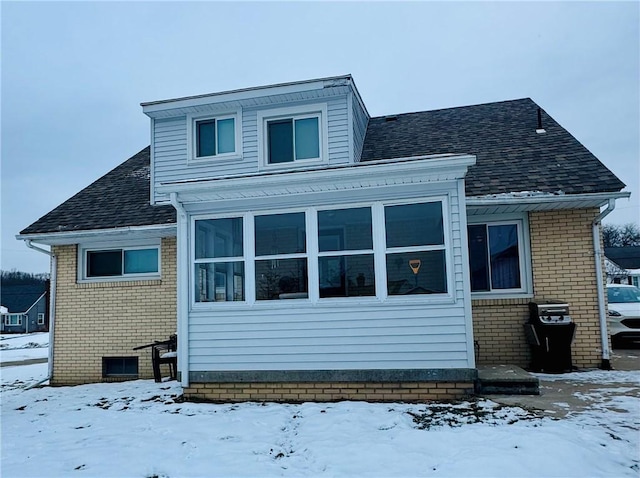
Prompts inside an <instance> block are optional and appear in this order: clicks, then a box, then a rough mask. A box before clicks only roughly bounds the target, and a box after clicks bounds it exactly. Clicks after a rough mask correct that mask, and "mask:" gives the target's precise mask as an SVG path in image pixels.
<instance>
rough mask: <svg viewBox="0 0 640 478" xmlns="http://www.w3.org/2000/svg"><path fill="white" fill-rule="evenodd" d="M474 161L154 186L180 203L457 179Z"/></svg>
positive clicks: (431, 160) (423, 159)
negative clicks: (175, 197)
mask: <svg viewBox="0 0 640 478" xmlns="http://www.w3.org/2000/svg"><path fill="white" fill-rule="evenodd" d="M475 162H476V158H475V156H471V155H453V154H449V155H435V156H418V157H413V158H402V159H392V160H380V161H371V162H365V163H355V164H349V165H344V166H336V167H333V168H326V167H325V168H314V169H307V170H304V171H295V172H280V173H271V174H262V175H260V174H256V175H245V176H238V177H228V178H220V179H201V180H187V181H175V182H169V183H162V184H161V185H160V186H158V187H157V190H158V192H159V193H161V194H171V193H177V194H178V195H179V196H180V198H179V200H180V202H183V203H192V202H202V201H215V200H220V199H241V198H260V197H273V196H284V195H295V194H305V193H315V192H321V191H340V190H348V189H363V188H371V187H385V186H390V185H398V184H416V183H429V182H441V181H451V180H457V179H461V178H463V177H464V176H465V174H466V172H467V169H468V168H469V166H472V165H474V164H475Z"/></svg>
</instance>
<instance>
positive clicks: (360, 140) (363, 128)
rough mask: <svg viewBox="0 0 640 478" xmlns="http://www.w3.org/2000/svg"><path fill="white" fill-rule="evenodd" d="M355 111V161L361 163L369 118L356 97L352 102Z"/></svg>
mask: <svg viewBox="0 0 640 478" xmlns="http://www.w3.org/2000/svg"><path fill="white" fill-rule="evenodd" d="M352 109H353V161H354V162H356V163H357V162H359V161H360V158H361V157H362V147H363V145H364V137H365V134H366V132H367V125H368V124H369V117H368V116H367V113H366V112H365V110H364V109H363V108H362V105H360V103H359V102H358V100H357V99H356V98H355V97H354V98H353V101H352Z"/></svg>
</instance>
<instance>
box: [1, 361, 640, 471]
mask: <svg viewBox="0 0 640 478" xmlns="http://www.w3.org/2000/svg"><path fill="white" fill-rule="evenodd" d="M3 353H4V352H3ZM0 371H1V378H0V385H1V392H0V393H1V399H2V469H1V472H2V473H1V474H2V477H3V478H8V477H27V476H34V477H69V476H78V477H141V478H150V477H157V478H161V477H162V478H176V477H216V476H224V477H232V476H245V477H247V476H250V477H278V476H285V477H286V476H292V477H302V476H320V475H321V476H331V477H333V476H338V477H342V476H344V477H356V476H357V477H360V476H366V477H378V476H379V477H387V476H388V477H393V476H399V477H412V476H434V477H437V476H443V477H444V476H448V477H555V476H557V477H573V476H575V477H585V476H589V477H596V476H606V477H638V476H639V475H640V456H639V454H640V451H639V450H640V431H639V430H640V408H639V406H640V405H639V401H638V398H637V397H638V395H639V391H640V372H600V371H594V372H583V373H574V374H565V375H564V376H563V375H560V376H559V375H553V376H550V378H549V380H568V381H572V380H579V381H582V382H585V383H592V384H593V391H592V392H581V393H583V395H582V396H581V397H577V398H578V399H580V400H585V401H586V402H589V403H592V404H593V406H592V407H589V408H588V409H587V410H586V411H582V412H576V413H569V414H568V415H567V416H566V417H565V418H563V419H556V418H553V417H550V416H547V415H545V414H544V413H541V412H538V411H531V410H526V409H523V408H520V407H515V406H503V405H499V404H497V403H495V402H493V401H491V400H486V399H478V400H472V401H467V402H462V403H456V404H449V403H429V404H412V405H410V404H400V403H390V404H370V403H363V402H339V403H303V404H289V405H279V404H272V403H267V404H261V403H244V404H226V405H213V404H197V403H182V402H181V401H180V398H179V396H180V387H179V386H178V384H177V383H176V382H164V383H161V384H157V383H155V382H153V381H150V380H137V381H132V382H124V383H111V384H106V383H105V384H93V385H83V386H76V387H55V388H53V387H42V388H33V389H28V390H27V389H26V387H27V386H28V385H29V384H31V383H36V382H37V381H39V380H41V379H43V378H45V377H46V373H47V364H46V363H42V364H35V365H24V366H15V367H3V368H1V369H0ZM611 374H614V375H611ZM541 379H542V380H545V379H546V376H542V375H541ZM612 382H614V383H615V384H617V385H616V386H614V387H611V384H612ZM600 384H602V385H603V387H600ZM604 384H607V385H609V386H608V387H604ZM588 389H589V390H590V388H588ZM611 390H613V392H610V391H611Z"/></svg>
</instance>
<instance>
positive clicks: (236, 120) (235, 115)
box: [187, 110, 242, 164]
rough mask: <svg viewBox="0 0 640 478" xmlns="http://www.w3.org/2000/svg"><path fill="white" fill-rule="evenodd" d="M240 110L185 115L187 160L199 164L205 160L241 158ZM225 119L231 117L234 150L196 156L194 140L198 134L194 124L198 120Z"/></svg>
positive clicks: (196, 146)
mask: <svg viewBox="0 0 640 478" xmlns="http://www.w3.org/2000/svg"><path fill="white" fill-rule="evenodd" d="M241 118H242V111H241V110H237V111H230V112H226V113H220V114H218V113H190V114H188V115H187V162H188V163H190V164H200V163H203V162H206V161H220V160H224V159H240V158H242V153H241V149H240V148H241V144H242V141H241V140H242V131H241V129H242V124H241V123H242V121H241ZM225 119H233V128H234V133H235V137H234V141H235V143H234V144H235V151H233V152H232V153H222V154H214V155H210V156H198V155H197V153H198V145H197V144H196V141H197V139H198V135H197V133H196V125H197V123H198V122H200V121H210V120H215V121H216V122H217V121H221V120H225ZM216 132H217V130H216ZM217 149H218V137H217V135H216V150H217Z"/></svg>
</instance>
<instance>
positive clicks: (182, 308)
mask: <svg viewBox="0 0 640 478" xmlns="http://www.w3.org/2000/svg"><path fill="white" fill-rule="evenodd" d="M169 197H170V201H171V205H172V206H173V207H174V208H175V210H176V214H177V218H176V219H177V222H178V231H177V234H176V249H177V256H178V257H177V262H178V264H177V274H176V280H177V283H178V284H177V289H178V290H177V301H176V302H177V303H176V308H177V312H178V314H177V315H178V317H177V321H178V324H177V325H178V368H179V370H180V375H181V377H180V383H181V385H182V386H183V387H185V388H186V387H188V386H189V349H188V347H189V340H188V339H189V337H188V330H189V327H188V324H187V319H188V314H187V307H188V303H189V302H188V300H189V289H188V277H189V275H188V274H185V273H184V271H185V270H187V267H188V264H187V260H188V249H187V244H188V242H187V241H188V236H187V229H188V226H189V224H188V221H187V211H185V209H184V207H183V206H182V204H181V203H180V202H179V201H178V195H177V194H176V193H171V194H170V195H169Z"/></svg>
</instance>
